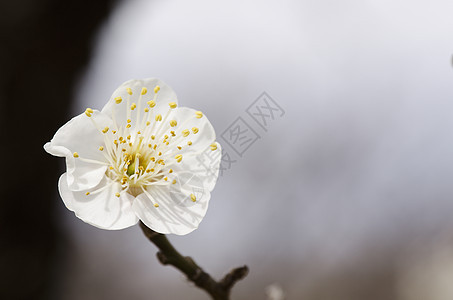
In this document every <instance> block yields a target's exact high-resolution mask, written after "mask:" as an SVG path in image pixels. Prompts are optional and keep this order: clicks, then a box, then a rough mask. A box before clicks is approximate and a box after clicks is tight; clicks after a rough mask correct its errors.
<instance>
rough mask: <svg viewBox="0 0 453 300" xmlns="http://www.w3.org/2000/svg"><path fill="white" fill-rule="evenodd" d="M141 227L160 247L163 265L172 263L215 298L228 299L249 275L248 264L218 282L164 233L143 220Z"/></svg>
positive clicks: (232, 271)
mask: <svg viewBox="0 0 453 300" xmlns="http://www.w3.org/2000/svg"><path fill="white" fill-rule="evenodd" d="M140 227H141V228H142V230H143V233H144V234H145V236H146V237H147V238H148V239H149V240H150V241H151V242H152V243H153V244H154V245H156V247H157V248H159V250H160V251H159V252H157V258H158V259H159V261H160V262H161V263H162V264H163V265H172V266H174V267H175V268H177V269H178V270H180V271H181V272H183V273H184V274H185V275H186V276H187V279H189V280H190V281H192V282H193V283H194V284H195V285H196V286H197V287H199V288H200V289H202V290H205V291H206V292H207V293H208V294H209V295H211V297H212V299H214V300H228V299H229V298H230V292H231V289H232V288H233V286H234V284H235V283H236V282H238V281H239V280H241V279H243V278H244V277H245V276H247V274H248V272H249V269H248V267H247V266H243V267H239V268H236V269H233V270H231V271H230V272H229V273H228V274H226V275H225V277H223V279H222V280H220V281H218V282H217V281H216V280H214V279H213V278H212V277H211V276H210V275H209V274H208V273H206V272H205V271H203V269H202V268H201V267H200V266H198V265H197V264H196V263H195V261H194V260H193V259H192V258H190V257H188V256H182V255H181V254H180V253H179V252H178V251H177V250H176V249H175V248H174V247H173V245H172V244H171V243H170V241H169V240H168V239H167V237H166V236H165V235H164V234H160V233H157V232H155V231H153V230H152V229H150V228H148V227H146V225H145V224H143V223H142V222H140Z"/></svg>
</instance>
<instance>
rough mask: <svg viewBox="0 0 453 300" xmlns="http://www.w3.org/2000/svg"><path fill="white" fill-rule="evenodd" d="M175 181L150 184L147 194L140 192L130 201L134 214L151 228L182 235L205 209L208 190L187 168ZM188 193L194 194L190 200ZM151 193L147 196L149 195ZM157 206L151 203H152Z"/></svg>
mask: <svg viewBox="0 0 453 300" xmlns="http://www.w3.org/2000/svg"><path fill="white" fill-rule="evenodd" d="M185 175H186V176H184V181H183V176H181V178H180V181H179V182H178V184H174V185H169V186H151V187H149V188H148V189H147V191H148V195H147V194H145V193H142V194H140V195H138V196H137V198H136V199H135V201H134V204H133V209H134V211H135V213H136V214H137V216H138V217H139V218H140V220H142V222H143V223H145V225H146V226H148V227H149V228H151V229H152V230H154V231H156V232H159V233H163V234H168V233H173V234H177V235H184V234H188V233H190V232H192V231H193V230H195V229H196V228H198V225H199V224H200V222H201V221H202V219H203V217H204V216H205V214H206V211H207V209H208V204H209V199H210V197H211V194H210V192H209V191H208V190H207V189H205V188H203V186H202V184H203V183H202V181H201V180H200V179H198V178H196V176H193V174H190V173H189V172H187V173H186V174H185ZM190 194H194V195H195V196H196V201H195V202H193V201H192V200H191V197H190ZM150 197H151V198H150ZM156 203H157V204H158V205H159V207H154V204H156Z"/></svg>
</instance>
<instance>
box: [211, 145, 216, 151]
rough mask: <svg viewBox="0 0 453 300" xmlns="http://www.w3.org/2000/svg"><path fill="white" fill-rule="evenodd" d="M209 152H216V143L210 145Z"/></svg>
mask: <svg viewBox="0 0 453 300" xmlns="http://www.w3.org/2000/svg"><path fill="white" fill-rule="evenodd" d="M211 150H212V151H214V150H217V144H216V143H212V144H211Z"/></svg>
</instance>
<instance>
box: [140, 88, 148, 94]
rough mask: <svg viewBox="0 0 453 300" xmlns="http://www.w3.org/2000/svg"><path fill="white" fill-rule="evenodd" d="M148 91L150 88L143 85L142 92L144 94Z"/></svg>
mask: <svg viewBox="0 0 453 300" xmlns="http://www.w3.org/2000/svg"><path fill="white" fill-rule="evenodd" d="M147 92H148V89H147V88H145V87H142V92H141V94H142V95H144V94H146V93H147Z"/></svg>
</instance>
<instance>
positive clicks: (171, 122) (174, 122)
mask: <svg viewBox="0 0 453 300" xmlns="http://www.w3.org/2000/svg"><path fill="white" fill-rule="evenodd" d="M176 125H178V122H176V120H171V121H170V126H171V127H175V126H176Z"/></svg>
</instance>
